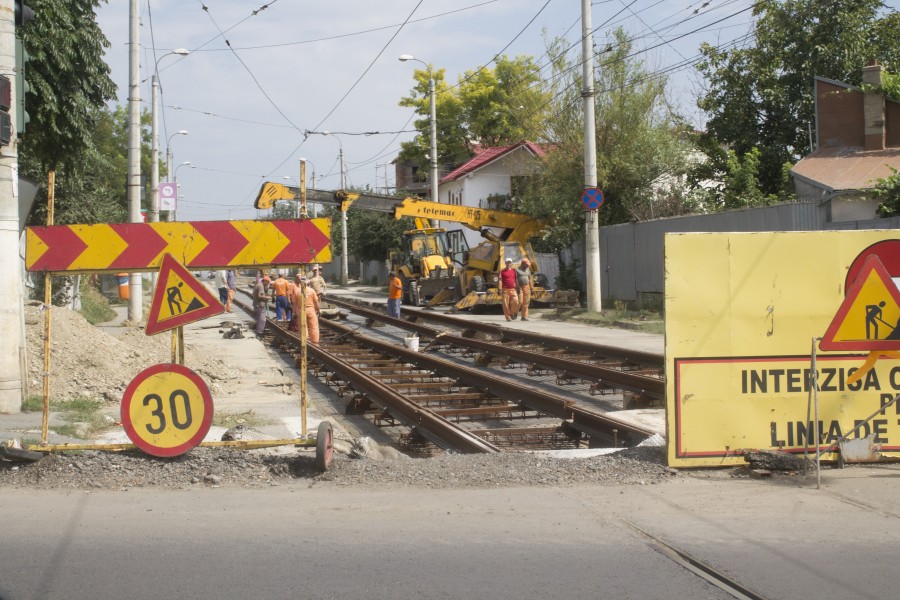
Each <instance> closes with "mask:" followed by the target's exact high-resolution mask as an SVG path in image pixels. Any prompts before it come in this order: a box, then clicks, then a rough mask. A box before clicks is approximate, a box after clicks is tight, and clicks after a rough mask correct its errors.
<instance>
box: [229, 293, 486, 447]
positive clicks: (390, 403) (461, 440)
mask: <svg viewBox="0 0 900 600" xmlns="http://www.w3.org/2000/svg"><path fill="white" fill-rule="evenodd" d="M235 303H236V304H237V305H238V306H240V307H241V308H243V309H244V310H247V311H248V312H249V307H248V306H247V305H245V304H244V303H243V302H241V301H238V300H235ZM324 322H325V323H327V324H328V325H335V324H333V323H330V322H329V321H324ZM338 328H339V329H345V330H346V331H348V332H352V331H353V330H352V329H350V328H346V327H344V326H338ZM266 330H267V331H271V332H272V333H273V334H274V335H275V336H277V337H278V338H279V339H281V340H282V341H284V342H286V343H288V344H290V345H292V346H299V345H300V344H301V343H302V340H300V338H299V337H298V336H296V335H294V334H293V333H291V332H289V331H287V330H286V329H284V328H282V327H279V326H278V325H277V324H276V322H275V321H273V320H272V319H269V318H266ZM307 352H308V353H309V356H310V357H311V358H312V359H313V360H315V361H316V362H317V363H319V364H320V365H323V366H326V367H327V368H329V369H332V370H333V371H334V372H335V373H337V374H338V375H339V376H340V377H342V378H343V379H344V380H346V381H347V382H349V383H350V384H351V385H352V386H353V387H354V389H356V390H357V391H359V392H362V393H365V394H367V395H368V397H369V398H370V400H372V401H373V402H375V403H376V404H378V405H379V406H381V408H383V409H385V410H387V411H388V412H390V413H391V414H392V415H393V416H394V417H395V418H397V419H399V420H400V421H402V422H403V423H404V424H405V425H407V426H408V427H410V428H415V429H416V430H417V431H418V432H419V433H420V434H421V435H422V436H423V437H425V438H426V439H428V440H429V441H431V442H433V443H434V444H435V445H436V446H438V447H439V448H443V449H444V450H454V451H457V452H463V453H496V452H500V449H499V448H498V447H496V446H495V445H493V444H491V443H489V442H486V441H484V440H482V439H481V438H479V437H478V436H476V435H473V434H471V433H469V432H468V431H466V430H465V429H463V428H461V427H459V426H458V425H456V424H454V423H451V422H450V421H448V420H446V419H444V418H442V417H440V416H439V415H438V414H437V413H436V412H435V411H434V410H432V409H430V408H426V407H423V406H420V405H418V404H416V403H414V402H411V401H409V400H407V399H406V398H405V397H404V396H403V395H401V394H398V393H397V392H395V391H394V390H392V389H391V388H390V387H389V386H388V385H386V384H384V383H381V382H380V381H378V380H377V379H375V378H373V377H370V376H368V375H366V374H365V373H364V372H362V371H360V370H359V369H357V368H356V367H354V366H353V365H351V364H350V363H348V362H347V361H345V360H343V359H341V358H340V357H338V356H336V355H334V354H332V353H330V352H328V351H326V350H325V348H324V347H322V346H320V345H317V344H308V345H307Z"/></svg>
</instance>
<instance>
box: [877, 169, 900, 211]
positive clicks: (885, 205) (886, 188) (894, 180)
mask: <svg viewBox="0 0 900 600" xmlns="http://www.w3.org/2000/svg"><path fill="white" fill-rule="evenodd" d="M889 168H890V169H891V175H890V176H888V177H882V178H881V179H878V180H877V181H876V185H875V190H874V194H875V197H876V198H878V199H879V200H880V201H881V204H880V205H879V206H878V215H879V216H881V217H895V216H898V215H900V171H898V170H897V169H895V168H893V167H889Z"/></svg>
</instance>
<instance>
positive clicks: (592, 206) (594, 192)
mask: <svg viewBox="0 0 900 600" xmlns="http://www.w3.org/2000/svg"><path fill="white" fill-rule="evenodd" d="M581 203H582V204H583V205H584V210H598V209H599V208H600V207H601V206H603V192H602V191H601V190H600V188H595V187H589V188H584V191H583V192H582V193H581Z"/></svg>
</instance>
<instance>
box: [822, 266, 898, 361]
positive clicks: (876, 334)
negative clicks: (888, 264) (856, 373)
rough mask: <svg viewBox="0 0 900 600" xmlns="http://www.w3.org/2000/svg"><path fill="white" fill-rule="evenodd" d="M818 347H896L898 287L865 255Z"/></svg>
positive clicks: (888, 275) (893, 348)
mask: <svg viewBox="0 0 900 600" xmlns="http://www.w3.org/2000/svg"><path fill="white" fill-rule="evenodd" d="M819 348H821V349H822V350H867V351H873V350H900V290H898V289H897V285H896V284H895V283H894V281H893V280H892V279H891V275H890V273H888V271H887V269H886V268H885V266H884V264H883V263H882V262H881V259H879V258H878V256H876V255H872V256H869V257H868V258H867V259H866V262H865V263H863V266H862V269H860V271H859V275H858V276H857V277H856V280H855V281H854V282H853V284H852V285H851V286H850V289H849V290H847V295H846V296H845V297H844V301H843V302H842V303H841V306H840V308H838V311H837V314H835V316H834V319H832V321H831V325H829V326H828V330H827V331H826V332H825V335H824V336H822V341H821V342H819Z"/></svg>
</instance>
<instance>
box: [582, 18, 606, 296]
mask: <svg viewBox="0 0 900 600" xmlns="http://www.w3.org/2000/svg"><path fill="white" fill-rule="evenodd" d="M592 30H593V27H592V26H591V0H581V35H582V38H581V58H582V61H584V63H583V68H584V70H583V72H582V73H583V75H582V80H583V81H582V88H581V97H582V98H584V187H585V188H589V187H597V138H596V135H597V134H596V128H595V125H594V36H593V33H592ZM584 233H585V236H584V238H585V248H584V252H585V260H584V263H585V264H584V271H585V279H586V282H585V285H586V286H587V309H588V310H589V311H592V312H600V310H601V307H600V220H599V215H598V214H597V211H585V213H584Z"/></svg>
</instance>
